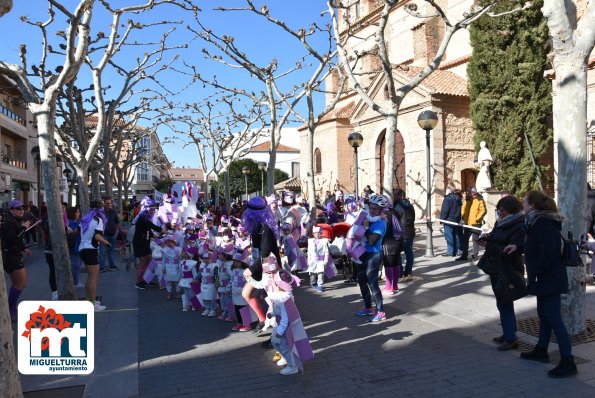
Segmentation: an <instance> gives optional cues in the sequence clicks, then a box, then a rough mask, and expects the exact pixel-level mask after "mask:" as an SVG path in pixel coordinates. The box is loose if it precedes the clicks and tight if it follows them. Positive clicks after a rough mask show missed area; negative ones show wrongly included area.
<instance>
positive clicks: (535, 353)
mask: <svg viewBox="0 0 595 398" xmlns="http://www.w3.org/2000/svg"><path fill="white" fill-rule="evenodd" d="M521 358H522V359H527V360H529V361H537V362H543V363H548V362H549V361H550V356H549V355H548V354H547V347H540V346H538V345H536V346H535V348H533V350H532V351H529V352H521Z"/></svg>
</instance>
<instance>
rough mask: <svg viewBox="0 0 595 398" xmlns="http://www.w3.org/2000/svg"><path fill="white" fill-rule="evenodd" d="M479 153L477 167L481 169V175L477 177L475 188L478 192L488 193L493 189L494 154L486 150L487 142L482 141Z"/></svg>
mask: <svg viewBox="0 0 595 398" xmlns="http://www.w3.org/2000/svg"><path fill="white" fill-rule="evenodd" d="M479 147H480V149H479V153H478V154H477V163H476V166H477V167H478V168H479V174H478V175H477V181H476V182H475V186H476V188H477V192H486V191H487V190H488V189H490V188H491V187H492V180H491V179H490V164H492V162H493V159H492V154H491V153H490V150H489V149H488V148H486V142H485V141H481V142H480V143H479Z"/></svg>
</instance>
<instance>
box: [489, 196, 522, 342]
mask: <svg viewBox="0 0 595 398" xmlns="http://www.w3.org/2000/svg"><path fill="white" fill-rule="evenodd" d="M522 211H523V204H522V203H521V201H520V200H518V199H517V198H515V197H514V196H512V195H510V196H505V197H503V198H502V199H500V200H499V201H498V203H497V204H496V212H497V213H498V221H496V225H495V226H494V229H493V230H492V232H490V234H489V235H487V236H485V237H482V238H481V239H482V240H484V239H485V240H486V241H487V242H486V249H485V253H484V257H485V260H486V261H493V262H494V264H496V265H497V267H498V271H497V273H496V274H493V275H490V282H491V283H492V289H493V290H494V295H495V296H496V306H497V307H498V312H500V324H501V325H502V335H501V336H499V337H494V341H495V342H496V343H500V345H499V346H498V351H507V350H512V349H515V348H517V347H518V346H519V342H518V339H517V336H516V331H517V329H516V316H515V314H514V300H517V299H519V298H520V297H523V296H525V295H526V289H525V284H524V281H523V278H524V274H525V267H524V265H523V255H522V250H516V251H515V252H513V253H511V254H505V253H504V248H505V247H506V246H508V245H516V246H518V247H519V248H522V247H523V244H524V242H525V228H524V226H525V216H524V215H523V213H522ZM501 275H512V276H513V277H514V278H515V279H516V280H517V281H518V282H517V283H518V284H519V285H520V287H521V288H522V293H521V294H517V295H515V296H514V297H511V296H510V295H508V294H505V293H504V292H502V290H501V289H500V288H499V286H500V285H501V284H500V283H499V281H500V279H501V278H502V277H501Z"/></svg>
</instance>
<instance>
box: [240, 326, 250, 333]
mask: <svg viewBox="0 0 595 398" xmlns="http://www.w3.org/2000/svg"><path fill="white" fill-rule="evenodd" d="M251 330H252V328H251V327H250V326H241V327H240V328H239V329H238V332H249V331H251Z"/></svg>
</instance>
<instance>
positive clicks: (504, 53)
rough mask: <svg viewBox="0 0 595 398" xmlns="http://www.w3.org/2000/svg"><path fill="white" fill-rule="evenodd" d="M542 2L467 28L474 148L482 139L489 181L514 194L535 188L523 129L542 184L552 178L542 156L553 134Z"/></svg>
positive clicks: (507, 5) (504, 6) (508, 5)
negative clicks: (488, 162) (489, 156)
mask: <svg viewBox="0 0 595 398" xmlns="http://www.w3.org/2000/svg"><path fill="white" fill-rule="evenodd" d="M519 5H522V2H515V1H510V0H506V1H504V2H502V3H500V4H499V5H498V6H497V8H495V9H493V12H494V13H499V12H503V11H506V10H511V9H513V8H515V7H517V6H519ZM542 5H543V0H538V1H535V2H533V6H532V7H531V8H529V9H527V10H523V11H519V12H516V13H512V14H508V15H502V16H498V17H490V16H487V15H486V16H483V17H482V18H481V19H479V20H478V21H476V22H475V23H474V24H473V25H472V26H471V28H470V35H471V45H472V47H473V54H472V56H471V59H470V61H469V65H468V69H467V73H468V76H469V96H470V98H471V119H472V121H473V127H474V129H475V131H476V135H475V143H476V147H477V148H479V142H481V141H485V142H486V143H487V146H488V148H489V149H490V152H491V153H492V157H493V158H494V162H493V163H492V166H491V172H492V181H493V182H492V185H493V186H494V187H495V188H496V189H499V190H502V191H507V192H510V193H512V194H515V195H519V196H520V195H523V194H524V193H526V192H527V191H529V190H532V189H536V188H538V187H539V184H538V175H537V172H536V170H535V168H534V167H533V163H532V161H531V154H530V150H529V147H528V145H527V142H526V139H525V134H524V133H526V134H527V137H528V139H529V142H530V145H531V149H532V150H533V155H534V157H535V160H536V162H537V164H538V167H539V170H540V173H541V176H542V178H541V180H542V183H543V185H544V187H546V186H548V185H549V184H550V183H551V182H550V181H548V180H547V179H548V176H550V175H551V170H550V169H549V168H550V167H551V166H550V164H548V163H550V162H547V160H546V159H544V158H546V157H547V156H546V155H547V154H546V152H548V148H549V147H550V145H551V143H552V139H553V130H552V129H551V127H549V124H550V123H549V122H548V120H549V116H550V115H551V110H552V96H551V93H552V85H551V82H550V81H549V80H547V79H546V78H544V77H543V73H544V70H546V69H548V67H547V59H546V56H547V53H548V46H547V42H548V29H547V25H546V21H545V19H544V18H543V15H542V13H541V6H542ZM544 160H546V161H544Z"/></svg>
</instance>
